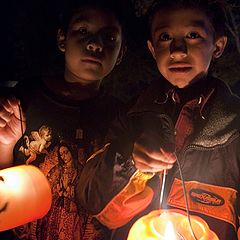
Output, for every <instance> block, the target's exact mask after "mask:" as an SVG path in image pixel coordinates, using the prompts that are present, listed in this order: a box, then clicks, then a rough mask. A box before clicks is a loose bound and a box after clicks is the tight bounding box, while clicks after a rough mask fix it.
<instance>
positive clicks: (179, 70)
mask: <svg viewBox="0 0 240 240" xmlns="http://www.w3.org/2000/svg"><path fill="white" fill-rule="evenodd" d="M191 69H192V68H191V67H171V68H169V70H170V71H171V72H176V73H185V72H189V71H190V70H191Z"/></svg>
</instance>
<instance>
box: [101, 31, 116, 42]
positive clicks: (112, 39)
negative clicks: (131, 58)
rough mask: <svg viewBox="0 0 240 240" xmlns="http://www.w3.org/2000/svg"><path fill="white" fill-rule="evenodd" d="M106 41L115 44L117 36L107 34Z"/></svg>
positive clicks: (105, 35)
mask: <svg viewBox="0 0 240 240" xmlns="http://www.w3.org/2000/svg"><path fill="white" fill-rule="evenodd" d="M104 39H105V40H106V41H108V42H111V43H114V42H116V41H117V34H113V33H105V34H104Z"/></svg>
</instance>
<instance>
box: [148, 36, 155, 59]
mask: <svg viewBox="0 0 240 240" xmlns="http://www.w3.org/2000/svg"><path fill="white" fill-rule="evenodd" d="M147 45H148V49H149V51H150V52H151V54H152V56H153V58H154V59H156V55H155V51H154V47H153V45H152V42H151V41H150V40H147Z"/></svg>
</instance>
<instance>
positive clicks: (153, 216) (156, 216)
mask: <svg viewBox="0 0 240 240" xmlns="http://www.w3.org/2000/svg"><path fill="white" fill-rule="evenodd" d="M190 218H191V224H192V228H193V232H194V234H195V236H196V238H197V239H201V240H219V239H218V237H217V235H216V234H215V233H214V232H212V231H211V230H210V228H209V227H208V225H207V223H206V222H205V221H204V220H203V219H202V218H200V217H198V216H191V217H190ZM136 239H137V240H144V239H147V240H166V239H167V240H169V239H171V240H172V239H174V240H179V239H181V240H182V239H185V240H194V237H193V236H192V234H191V231H190V226H189V222H188V218H187V216H186V213H185V212H184V211H180V210H177V209H170V210H155V211H152V212H150V213H149V214H147V215H145V216H143V217H141V218H140V219H138V220H137V221H136V222H135V223H134V224H133V226H132V228H131V229H130V232H129V235H128V240H136Z"/></svg>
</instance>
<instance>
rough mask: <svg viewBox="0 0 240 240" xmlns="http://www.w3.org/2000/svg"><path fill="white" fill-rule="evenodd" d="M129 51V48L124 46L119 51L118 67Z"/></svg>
mask: <svg viewBox="0 0 240 240" xmlns="http://www.w3.org/2000/svg"><path fill="white" fill-rule="evenodd" d="M126 51H127V47H126V46H125V45H124V46H121V49H120V51H119V54H118V58H117V61H116V65H119V64H120V63H121V61H122V59H123V56H124V55H125V53H126Z"/></svg>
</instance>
